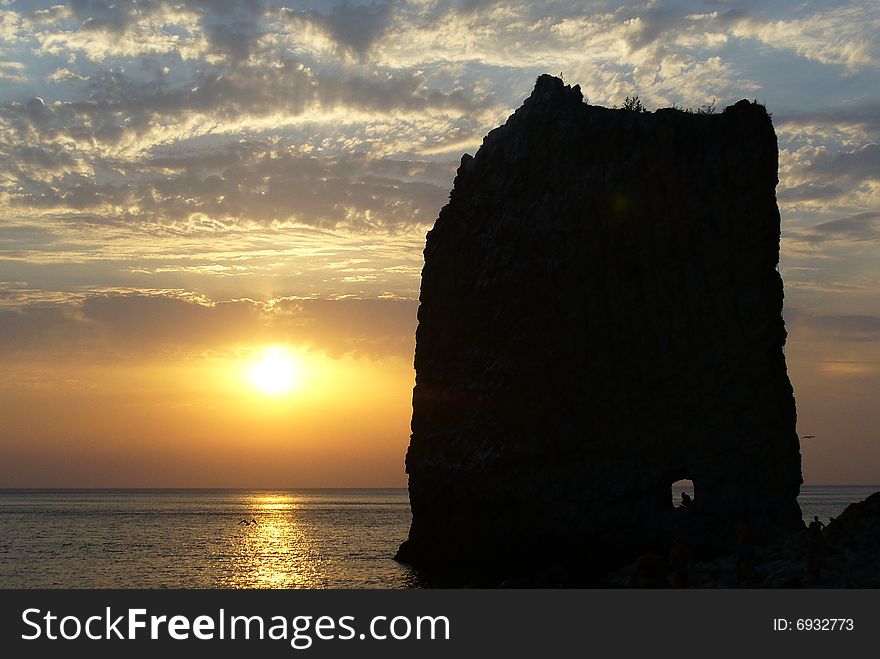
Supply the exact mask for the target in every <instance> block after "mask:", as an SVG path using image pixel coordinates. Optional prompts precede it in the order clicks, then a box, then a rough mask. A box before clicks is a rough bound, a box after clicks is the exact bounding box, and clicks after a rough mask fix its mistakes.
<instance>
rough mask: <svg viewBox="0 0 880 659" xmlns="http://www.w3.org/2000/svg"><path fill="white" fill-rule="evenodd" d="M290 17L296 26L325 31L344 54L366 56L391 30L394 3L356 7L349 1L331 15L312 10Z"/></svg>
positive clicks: (335, 8) (336, 8)
mask: <svg viewBox="0 0 880 659" xmlns="http://www.w3.org/2000/svg"><path fill="white" fill-rule="evenodd" d="M286 15H287V17H288V18H289V20H290V21H292V22H293V23H294V24H295V25H300V26H301V27H306V28H308V27H311V28H315V29H318V30H320V31H322V32H323V33H325V34H326V35H327V37H328V38H329V39H330V40H332V41H333V43H334V44H336V46H337V48H338V49H340V50H342V51H343V52H348V53H350V54H352V55H355V56H358V57H363V56H365V55H366V54H367V52H368V51H369V50H370V48H371V47H372V45H373V44H374V43H375V42H376V41H377V40H379V39H380V38H381V37H382V36H383V35H384V34H385V31H386V30H387V29H388V27H389V25H390V23H391V18H392V3H391V2H381V3H375V2H374V3H371V4H368V5H352V4H350V3H348V2H345V3H343V4H340V5H336V6H335V7H333V8H332V9H331V10H330V12H329V13H328V14H322V13H319V12H317V11H315V10H311V9H309V10H304V11H294V10H288V11H287V12H286Z"/></svg>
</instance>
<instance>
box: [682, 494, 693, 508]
mask: <svg viewBox="0 0 880 659" xmlns="http://www.w3.org/2000/svg"><path fill="white" fill-rule="evenodd" d="M692 501H693V499H691V496H690V495H689V494H688V493H687V492H682V493H681V507H682V508H687V507H688V506H689V505H691V502H692Z"/></svg>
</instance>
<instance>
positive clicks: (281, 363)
mask: <svg viewBox="0 0 880 659" xmlns="http://www.w3.org/2000/svg"><path fill="white" fill-rule="evenodd" d="M249 375H250V382H251V384H252V385H253V386H254V387H256V388H257V389H259V390H260V391H262V392H263V393H265V394H269V395H272V396H278V395H280V394H284V393H287V392H288V391H290V390H291V389H293V388H294V387H296V385H297V384H298V379H299V367H298V365H297V363H296V362H295V361H294V359H293V357H292V356H291V355H290V353H288V352H287V351H286V350H285V349H284V348H267V349H266V350H265V351H264V352H263V354H262V356H261V357H260V358H259V359H258V360H257V361H255V362H254V363H253V365H252V366H251V367H250V373H249Z"/></svg>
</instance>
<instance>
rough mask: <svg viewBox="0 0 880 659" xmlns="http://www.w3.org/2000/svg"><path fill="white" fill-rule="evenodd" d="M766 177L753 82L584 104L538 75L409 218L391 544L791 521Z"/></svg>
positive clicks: (520, 563)
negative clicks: (625, 102)
mask: <svg viewBox="0 0 880 659" xmlns="http://www.w3.org/2000/svg"><path fill="white" fill-rule="evenodd" d="M776 183H777V146H776V136H775V133H774V132H773V127H772V124H771V122H770V117H769V116H768V114H767V113H766V111H765V109H764V108H763V107H762V106H760V105H757V104H753V103H749V102H748V101H740V102H739V103H737V104H736V105H734V106H731V107H728V108H726V109H725V110H724V112H722V113H719V114H707V115H703V114H692V113H687V112H683V111H680V110H676V109H663V110H657V111H656V112H653V113H644V112H635V111H631V110H623V109H606V108H602V107H595V106H591V105H587V104H586V103H585V102H584V99H583V96H582V94H581V92H580V89H579V87H577V86H575V87H574V88H571V87H568V86H565V85H563V83H562V82H561V81H560V80H558V79H557V78H553V77H551V76H546V75H545V76H541V77H540V78H538V81H537V84H536V85H535V89H534V91H533V92H532V94H531V96H530V97H529V98H528V99H526V101H525V102H524V103H523V105H522V107H520V108H519V109H518V110H517V111H516V112H515V113H514V114H513V115H512V116H511V117H510V118H509V119H508V120H507V122H506V123H505V124H504V125H503V126H501V127H500V128H497V129H495V130H493V131H491V132H490V133H489V134H488V135H487V136H486V138H485V139H484V140H483V144H482V146H481V147H480V149H479V151H478V152H477V154H476V156H474V157H471V156H469V155H465V156H464V157H463V158H462V161H461V166H460V167H459V169H458V173H457V176H456V178H455V184H454V188H453V190H452V193H451V196H450V201H449V203H448V204H447V205H446V206H445V207H444V208H443V209H442V211H441V212H440V216H439V218H438V219H437V222H436V224H435V226H434V228H433V230H432V231H431V232H430V233H429V234H428V238H427V245H426V247H425V267H424V270H423V272H422V285H421V297H420V300H421V305H420V308H419V326H418V331H417V334H416V354H415V367H416V387H415V390H414V394H413V419H412V439H411V443H410V447H409V450H408V453H407V458H406V465H407V473H408V474H409V492H410V502H411V506H412V513H413V520H412V528H411V530H410V536H409V540H408V541H407V542H405V543H404V544H403V545H402V546H401V549H400V552H399V554H398V557H399V558H400V559H401V560H403V561H406V562H411V563H414V564H416V565H422V566H428V567H435V568H452V569H455V570H459V571H461V570H465V571H466V570H472V571H473V573H481V572H483V573H485V572H486V571H487V570H493V571H497V572H498V574H504V573H505V571H506V572H508V573H509V572H510V571H511V570H519V573H520V574H522V573H523V571H524V570H525V571H526V572H529V571H531V572H532V573H533V572H534V571H535V570H537V569H539V568H538V566H544V567H546V566H547V565H554V566H556V567H557V568H559V569H563V570H565V573H566V574H568V575H571V574H573V573H575V572H577V571H581V572H582V574H599V573H601V572H602V571H603V570H605V569H606V568H607V567H609V566H612V565H614V564H620V563H622V562H623V561H625V560H628V559H631V558H632V557H634V556H636V555H638V554H639V553H640V552H642V551H644V549H645V548H646V547H647V546H649V545H660V544H666V545H668V543H669V542H670V541H671V539H672V538H673V537H674V536H676V535H679V534H686V535H687V536H688V537H689V538H690V539H691V546H694V547H698V548H699V550H700V551H703V552H706V553H711V552H713V551H722V550H723V549H725V548H729V547H730V546H732V545H733V544H735V542H736V528H737V524H738V522H739V521H740V520H741V519H746V520H747V523H748V524H749V526H750V528H752V529H753V530H754V533H755V534H756V535H757V536H766V535H772V534H774V533H777V532H779V531H784V530H792V529H795V528H799V527H802V524H803V523H802V521H801V515H800V510H799V508H798V504H797V500H796V497H797V494H798V489H799V486H800V483H801V472H800V453H799V447H798V438H797V435H796V433H795V404H794V398H793V394H792V388H791V385H790V383H789V380H788V376H787V373H786V367H785V358H784V355H783V351H782V348H783V344H784V343H785V336H786V334H785V328H784V325H783V320H782V316H781V311H782V298H783V290H782V280H781V278H780V275H779V273H778V271H777V263H778V259H779V231H780V224H779V212H778V210H777V206H776V197H775V186H776ZM679 479H692V480H693V482H694V492H695V498H694V502H693V503H692V504H691V505H690V506H688V507H687V508H686V509H680V508H679V509H675V508H674V507H673V505H672V502H671V494H670V486H671V484H672V483H673V482H675V481H677V480H679Z"/></svg>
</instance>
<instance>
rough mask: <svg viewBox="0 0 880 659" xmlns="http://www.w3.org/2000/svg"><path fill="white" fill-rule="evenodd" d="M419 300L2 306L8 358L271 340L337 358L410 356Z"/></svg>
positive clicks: (138, 300) (98, 298) (117, 299)
mask: <svg viewBox="0 0 880 659" xmlns="http://www.w3.org/2000/svg"><path fill="white" fill-rule="evenodd" d="M416 309H417V302H416V301H414V300H400V299H366V300H362V299H342V300H313V299H303V300H299V299H290V298H288V299H283V300H279V301H277V302H275V303H274V304H272V305H267V304H261V303H257V302H254V301H251V300H234V301H228V302H218V303H214V304H204V303H200V302H196V301H191V300H187V299H181V298H179V297H170V296H166V295H141V294H129V295H125V294H111V295H91V296H88V297H86V298H85V299H84V300H83V301H82V302H81V303H78V304H72V305H71V304H68V305H51V306H37V305H31V306H25V307H24V308H22V309H20V310H17V311H11V310H0V353H2V354H4V355H6V356H7V357H14V356H16V355H19V356H35V355H41V356H43V357H46V358H51V357H58V356H60V355H63V356H93V357H96V358H100V357H101V356H103V357H104V358H108V359H110V358H119V357H132V356H137V355H149V354H161V353H170V354H178V353H198V352H200V351H205V350H224V349H230V348H236V347H240V346H246V345H253V344H259V343H265V342H282V343H290V344H291V345H296V346H311V348H312V349H315V350H319V351H322V352H325V353H326V354H328V355H330V356H332V357H340V356H343V355H354V356H367V357H381V356H386V355H394V356H399V357H405V358H406V357H408V356H409V355H411V354H412V350H413V346H414V342H415V338H414V337H415V326H416Z"/></svg>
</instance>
